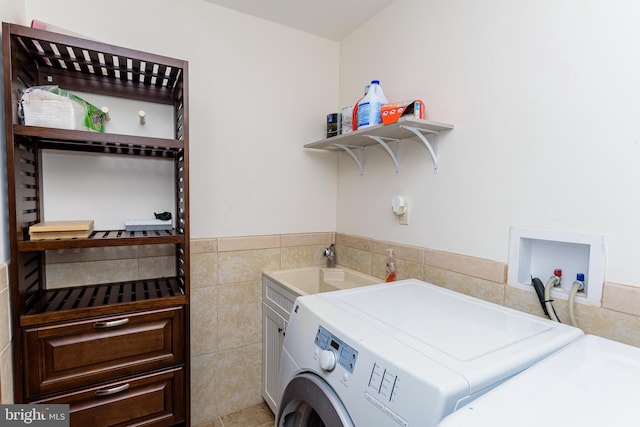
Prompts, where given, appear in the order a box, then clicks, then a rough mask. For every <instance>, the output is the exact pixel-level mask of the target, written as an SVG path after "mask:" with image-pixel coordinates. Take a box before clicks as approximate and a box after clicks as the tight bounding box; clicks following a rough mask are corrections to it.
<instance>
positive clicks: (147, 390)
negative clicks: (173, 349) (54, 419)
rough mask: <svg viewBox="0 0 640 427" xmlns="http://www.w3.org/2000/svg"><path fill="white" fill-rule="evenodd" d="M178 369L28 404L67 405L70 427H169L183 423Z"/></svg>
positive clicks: (183, 407)
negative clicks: (122, 426)
mask: <svg viewBox="0 0 640 427" xmlns="http://www.w3.org/2000/svg"><path fill="white" fill-rule="evenodd" d="M183 396H184V371H183V369H182V368H176V369H171V370H166V371H162V372H158V373H154V374H150V375H145V376H139V377H134V378H131V379H130V380H129V381H126V380H123V381H118V382H114V383H109V384H106V385H103V386H101V387H92V388H87V389H84V390H80V391H77V392H74V393H68V394H63V395H58V396H55V397H52V398H47V399H43V400H37V401H32V402H30V403H42V404H47V403H48V404H61V403H62V404H68V405H69V416H70V425H71V426H72V427H75V426H77V427H84V426H87V427H88V426H91V427H107V426H121V425H136V426H141V425H144V426H145V427H160V426H171V425H175V424H176V423H179V422H183V421H184V420H185V406H184V399H183Z"/></svg>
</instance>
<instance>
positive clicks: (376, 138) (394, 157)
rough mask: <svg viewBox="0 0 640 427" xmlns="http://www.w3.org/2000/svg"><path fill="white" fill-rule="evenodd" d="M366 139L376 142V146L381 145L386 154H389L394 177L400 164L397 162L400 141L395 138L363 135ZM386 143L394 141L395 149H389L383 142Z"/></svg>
mask: <svg viewBox="0 0 640 427" xmlns="http://www.w3.org/2000/svg"><path fill="white" fill-rule="evenodd" d="M364 136H366V137H367V138H371V139H373V140H374V141H376V142H377V143H378V144H380V145H382V146H383V147H384V149H385V150H387V153H389V156H391V160H393V164H394V165H395V166H396V175H397V174H398V171H399V170H400V163H399V160H398V157H399V154H400V140H399V139H396V138H385V137H383V136H377V135H364ZM385 139H386V140H387V141H395V142H396V149H395V151H394V150H392V149H391V147H389V144H387V143H386V142H385V141H384V140H385Z"/></svg>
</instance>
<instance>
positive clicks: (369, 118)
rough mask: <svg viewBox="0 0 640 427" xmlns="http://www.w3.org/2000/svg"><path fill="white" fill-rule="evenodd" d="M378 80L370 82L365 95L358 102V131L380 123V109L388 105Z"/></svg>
mask: <svg viewBox="0 0 640 427" xmlns="http://www.w3.org/2000/svg"><path fill="white" fill-rule="evenodd" d="M388 103H389V100H388V99H387V97H386V96H384V92H383V91H382V87H381V86H380V81H379V80H372V81H371V84H370V85H369V90H368V91H367V94H366V95H365V96H364V98H362V99H361V100H360V101H358V109H357V115H358V129H361V128H363V127H366V126H372V125H378V124H380V123H382V117H381V115H380V108H381V107H382V106H383V105H384V104H388Z"/></svg>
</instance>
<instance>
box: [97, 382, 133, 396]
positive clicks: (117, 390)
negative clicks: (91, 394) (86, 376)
mask: <svg viewBox="0 0 640 427" xmlns="http://www.w3.org/2000/svg"><path fill="white" fill-rule="evenodd" d="M128 388H129V383H127V384H122V385H119V386H117V387H111V388H101V389H100V390H96V393H95V395H96V397H99V396H109V395H110V394H116V393H120V392H121V391H125V390H126V389H128Z"/></svg>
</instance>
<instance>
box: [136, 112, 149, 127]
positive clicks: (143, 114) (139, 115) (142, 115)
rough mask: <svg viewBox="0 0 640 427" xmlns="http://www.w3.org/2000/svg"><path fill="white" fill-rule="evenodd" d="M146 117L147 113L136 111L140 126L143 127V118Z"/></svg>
mask: <svg viewBox="0 0 640 427" xmlns="http://www.w3.org/2000/svg"><path fill="white" fill-rule="evenodd" d="M146 116H147V113H145V112H144V111H143V110H140V111H138V117H140V124H141V125H143V124H145V117H146Z"/></svg>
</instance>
